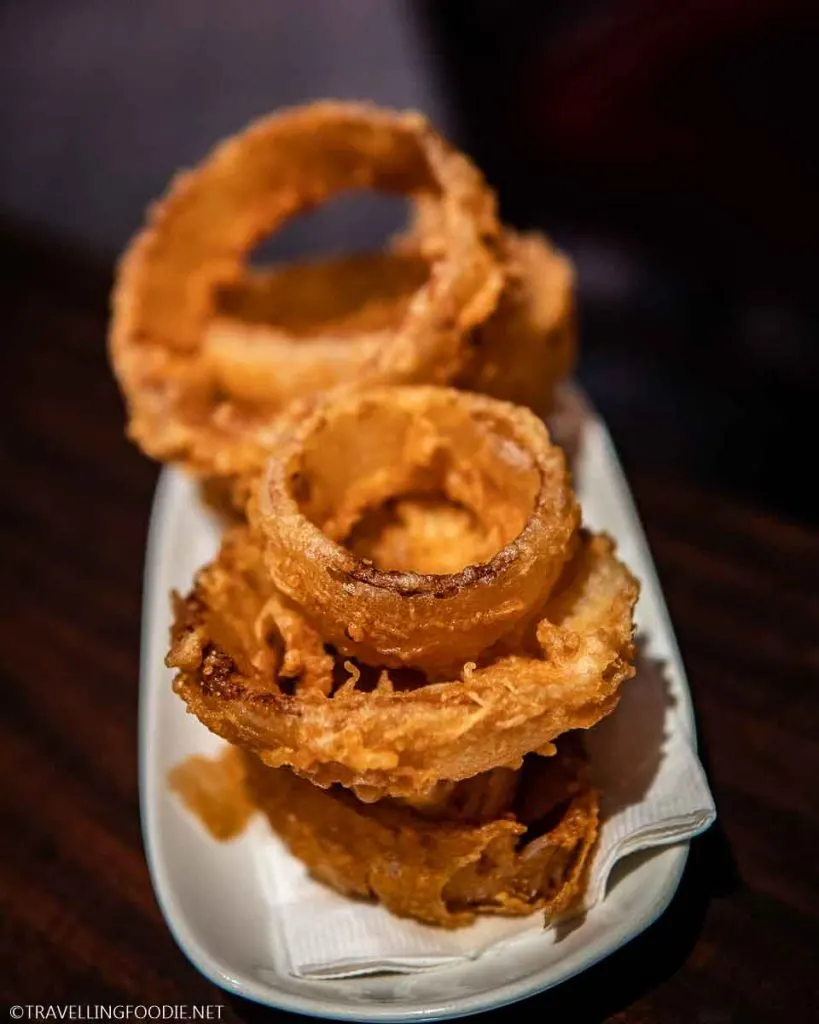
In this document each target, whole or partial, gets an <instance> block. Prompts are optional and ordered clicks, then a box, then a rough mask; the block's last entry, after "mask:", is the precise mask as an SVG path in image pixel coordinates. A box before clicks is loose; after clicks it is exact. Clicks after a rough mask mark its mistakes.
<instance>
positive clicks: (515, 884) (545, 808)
mask: <svg viewBox="0 0 819 1024" xmlns="http://www.w3.org/2000/svg"><path fill="white" fill-rule="evenodd" d="M572 739H573V737H566V740H568V741H571V740H572ZM578 747H579V745H578V744H575V743H572V742H567V743H565V745H564V743H563V742H561V749H560V751H559V752H558V754H557V756H555V757H551V758H540V757H536V756H535V757H530V758H527V760H526V762H525V763H524V766H523V768H522V769H521V770H520V771H519V772H516V773H514V782H515V788H514V791H513V792H512V793H511V794H510V799H509V802H508V804H507V806H505V807H504V808H502V809H498V808H492V807H491V805H484V806H482V807H481V808H480V811H481V813H479V814H478V815H477V816H475V817H470V816H469V815H467V814H464V813H463V809H462V807H463V804H464V800H463V797H462V795H461V794H460V793H459V789H463V788H464V787H469V786H471V787H472V788H473V790H478V791H480V790H481V789H482V788H485V786H484V778H483V777H478V778H477V779H471V780H469V781H468V782H467V783H461V784H460V786H459V787H456V789H455V791H454V792H453V794H452V796H451V811H450V812H449V813H447V811H446V809H445V808H443V809H442V810H441V812H440V814H439V815H438V816H436V817H435V818H434V820H431V819H430V818H428V817H426V816H424V815H421V814H419V813H418V812H417V811H415V810H412V809H410V808H407V807H404V806H400V805H399V804H398V803H396V802H394V801H390V800H384V801H380V802H379V803H377V804H372V805H368V804H362V803H360V802H359V801H358V800H356V799H355V798H354V797H353V796H352V794H350V793H348V792H346V791H345V790H344V789H341V788H339V787H334V788H333V789H331V790H321V789H317V788H316V787H315V786H312V785H311V784H310V783H309V782H307V781H306V780H304V779H301V778H299V777H298V776H297V775H294V774H293V773H292V772H290V771H288V770H287V769H286V768H279V769H275V768H267V767H265V766H264V765H263V764H262V763H261V762H260V761H259V760H258V759H257V758H255V757H253V756H252V755H247V754H245V755H244V757H242V755H240V754H239V752H238V751H236V750H234V749H232V748H229V749H228V750H227V751H226V752H225V754H224V755H223V756H222V758H220V760H219V761H217V762H215V763H214V762H210V763H207V762H204V760H203V759H201V758H197V759H196V760H195V761H194V762H192V763H185V764H182V765H180V766H179V767H178V768H176V769H174V771H173V772H172V774H171V784H172V786H173V788H174V789H176V790H177V792H178V793H179V794H180V795H181V796H182V798H183V800H184V801H185V802H186V803H187V805H188V806H189V807H190V808H191V810H193V811H194V813H196V814H197V815H198V816H199V817H200V818H201V819H202V820H203V822H204V823H205V825H206V826H207V827H208V828H209V830H210V831H211V834H213V835H214V836H215V838H218V839H226V838H230V837H231V836H233V835H235V834H237V831H241V829H242V828H243V827H244V825H245V823H246V821H247V816H248V809H249V808H254V809H257V810H260V811H261V812H262V813H264V815H265V816H266V817H267V819H268V821H269V822H270V825H271V827H272V828H273V830H274V831H275V832H277V833H278V834H279V836H280V837H281V838H282V839H283V840H284V842H285V843H286V844H287V846H288V847H289V848H290V851H291V852H292V853H293V854H294V855H295V856H297V857H298V858H299V859H300V860H302V861H303V862H304V863H305V864H306V865H307V867H308V868H309V870H310V872H311V873H312V874H313V875H314V876H315V877H316V878H317V879H318V880H320V881H322V882H324V883H326V884H327V885H330V886H331V887H332V888H334V889H337V890H339V891H340V892H342V893H344V894H346V895H350V896H355V897H359V898H365V899H376V900H378V901H380V902H381V903H382V904H383V905H384V906H385V907H386V908H387V909H388V910H390V911H391V912H392V913H394V914H396V915H398V916H400V917H411V918H415V919H417V920H420V921H424V922H425V923H427V924H433V925H440V926H443V927H446V928H456V927H459V926H463V925H467V924H470V923H471V922H472V921H473V920H474V919H475V917H476V916H477V914H502V915H507V916H516V915H525V914H531V913H533V912H535V911H538V910H540V911H543V912H545V915H546V917H547V919H549V920H552V919H555V918H557V917H560V916H564V915H566V914H567V913H568V912H569V911H570V910H573V909H574V908H575V907H576V906H577V904H578V903H579V901H580V898H581V896H582V893H583V890H584V887H585V880H586V875H587V870H586V869H587V866H588V863H589V855H590V852H591V850H592V847H593V845H594V842H595V839H596V836H597V823H598V803H599V801H598V795H597V792H596V790H594V789H593V788H592V787H591V785H590V784H589V781H588V777H587V770H586V762H585V758H584V756H583V754H582V752H581V751H580V750H579V749H578ZM242 770H243V771H244V784H243V785H241V784H239V785H238V786H237V775H240V774H241V772H242ZM223 776H224V778H223ZM466 802H467V803H469V801H468V800H467V801H466Z"/></svg>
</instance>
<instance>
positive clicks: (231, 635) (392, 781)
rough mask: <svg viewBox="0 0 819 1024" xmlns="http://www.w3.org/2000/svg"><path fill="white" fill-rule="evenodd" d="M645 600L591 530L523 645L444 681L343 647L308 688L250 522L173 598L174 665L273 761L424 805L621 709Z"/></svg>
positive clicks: (244, 742)
mask: <svg viewBox="0 0 819 1024" xmlns="http://www.w3.org/2000/svg"><path fill="white" fill-rule="evenodd" d="M637 591H638V588H637V584H636V581H635V580H634V578H633V577H632V576H631V574H630V573H629V572H628V570H627V569H626V568H625V566H623V565H622V564H621V563H620V562H619V561H618V560H617V559H616V558H615V556H614V545H613V543H612V542H611V540H610V539H609V538H607V537H605V536H603V535H590V534H585V533H581V534H580V537H579V539H578V543H577V546H576V550H575V554H574V556H573V557H572V559H571V560H570V562H569V563H568V564H567V565H566V566H565V568H564V571H563V573H562V574H561V577H560V579H559V580H558V582H557V585H556V586H555V587H554V589H553V591H552V593H551V594H550V596H549V597H548V598H547V600H546V601H545V603H544V604H543V606H542V607H541V608H540V609H539V610H538V612H537V614H536V616H535V619H534V622H533V623H532V624H531V625H530V627H528V628H527V630H526V631H525V633H524V634H523V635H522V636H520V637H518V638H517V640H516V645H515V648H514V649H513V650H512V651H508V652H505V651H503V649H502V647H501V648H500V649H493V650H490V651H487V652H485V653H484V655H483V656H482V657H481V658H480V659H479V662H478V664H477V665H474V664H470V665H467V666H465V668H464V670H463V672H462V673H461V676H460V677H459V678H453V679H451V680H450V681H442V682H429V681H428V680H427V679H426V678H425V677H424V676H422V675H420V674H419V673H417V672H416V673H408V672H407V671H406V670H403V669H398V670H392V671H391V670H385V669H368V668H367V667H366V666H363V665H360V664H358V663H356V662H354V661H352V660H350V659H345V658H344V656H343V655H339V654H333V661H334V672H333V677H332V680H329V681H327V682H328V683H329V686H328V685H321V684H320V683H321V680H320V678H319V680H316V678H315V674H313V676H312V677H310V676H307V675H305V681H304V684H303V683H302V678H301V677H300V676H295V677H294V676H292V675H287V674H286V673H285V672H283V670H282V669H283V666H284V665H285V658H286V655H287V651H286V640H285V638H284V636H283V632H284V631H283V630H280V629H277V627H276V618H275V615H271V613H270V607H269V599H270V597H271V596H272V595H274V594H275V590H274V587H273V584H272V581H271V579H270V577H269V574H268V573H267V572H266V570H265V568H264V565H263V561H262V553H261V549H260V542H259V539H258V538H257V537H255V536H254V535H253V533H252V530H251V528H250V527H247V526H243V527H238V528H236V529H234V530H233V531H231V532H230V533H228V535H227V536H226V538H225V541H224V544H223V546H222V549H221V552H220V554H219V556H218V557H217V559H216V560H215V561H214V562H213V563H211V564H210V565H208V566H206V567H205V568H204V569H203V570H201V571H200V573H199V574H198V576H197V578H196V581H195V585H194V588H193V590H192V592H191V593H190V594H189V595H188V596H187V597H186V598H184V599H183V598H177V600H176V610H175V621H174V627H173V635H172V647H171V651H170V653H169V655H168V659H167V662H168V665H169V666H170V667H172V668H174V669H176V670H177V675H176V678H175V681H174V688H175V690H176V692H177V693H178V694H179V696H180V697H181V698H182V699H183V700H184V701H185V703H186V704H187V707H188V710H189V711H190V712H191V713H192V714H195V715H196V716H197V717H198V718H199V719H200V721H202V722H203V723H204V724H205V725H206V726H207V727H208V728H209V729H211V730H212V731H213V732H215V733H217V734H218V735H220V736H222V737H224V738H225V739H226V740H228V741H229V742H231V743H234V744H237V745H239V746H241V747H243V748H245V749H247V750H250V751H253V752H254V753H256V754H258V755H259V756H260V757H261V758H262V760H263V761H265V763H266V764H268V765H271V766H273V767H278V766H282V765H287V766H289V767H291V768H293V769H294V770H295V771H296V772H297V773H298V774H300V775H302V776H305V777H306V778H308V779H310V781H311V782H313V783H315V784H316V785H319V786H322V787H327V786H329V785H331V784H332V783H335V782H340V783H341V784H342V785H344V786H347V787H349V788H352V789H354V790H355V792H356V794H357V795H358V796H359V798H360V799H363V800H368V801H369V800H376V799H379V798H381V797H383V796H387V795H390V796H395V797H407V798H411V799H414V800H417V799H418V798H419V797H421V798H429V797H430V794H433V795H434V792H435V787H436V786H438V785H439V784H440V782H441V780H444V781H447V780H450V781H452V780H459V779H467V778H471V777H472V776H474V775H478V774H480V773H481V772H486V771H489V770H491V769H493V768H498V767H512V768H514V767H517V766H519V765H520V763H521V759H522V758H523V756H524V755H525V754H526V753H529V752H531V751H540V752H542V753H544V754H546V753H549V752H552V751H553V748H552V746H551V743H552V741H553V740H554V739H555V738H556V737H558V736H560V735H561V734H562V733H564V732H566V731H568V730H571V729H580V728H583V729H585V728H589V727H590V726H592V725H594V724H595V722H597V721H599V720H600V719H601V718H603V717H604V716H605V715H607V714H608V713H610V712H611V711H612V710H613V709H614V707H615V706H616V704H617V700H618V696H619V689H620V686H621V684H622V683H623V682H624V681H625V680H626V679H628V678H630V677H631V676H632V675H633V674H634V670H633V668H632V666H631V662H630V659H631V657H632V655H633V647H632V628H633V627H632V612H633V608H634V604H635V602H636V599H637ZM295 622H298V618H297V617H295ZM292 627H293V623H291V633H290V636H291V643H295V644H297V645H298V655H299V657H300V658H301V659H302V661H303V662H304V663H305V664H306V663H308V662H309V663H310V664H311V665H313V666H314V665H315V664H316V660H315V659H320V658H321V656H322V655H323V654H324V655H326V654H328V653H330V652H328V651H326V650H325V649H324V647H323V645H322V644H321V641H320V639H319V637H318V635H317V634H315V633H314V632H313V631H311V629H310V628H309V627H308V626H307V624H306V622H302V623H301V626H300V629H299V630H296V629H294V628H292ZM300 633H301V635H300Z"/></svg>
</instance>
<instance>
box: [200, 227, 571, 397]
mask: <svg viewBox="0 0 819 1024" xmlns="http://www.w3.org/2000/svg"><path fill="white" fill-rule="evenodd" d="M501 252H502V253H503V265H504V269H505V272H506V284H505V287H504V291H503V293H502V295H501V298H500V302H499V304H498V308H497V309H496V310H495V312H494V313H493V314H492V315H491V316H490V317H489V318H488V319H487V320H486V322H485V323H483V324H480V325H478V326H477V327H475V329H474V330H473V332H472V335H471V337H470V344H469V353H470V355H469V359H468V362H467V363H466V364H465V367H464V369H463V370H462V371H461V373H460V374H459V375H458V377H457V378H456V380H455V381H454V384H455V385H456V386H457V387H459V388H463V389H465V390H468V391H481V392H484V393H486V394H488V395H492V396H494V397H496V398H503V399H505V400H507V401H511V402H515V403H517V404H519V405H525V406H528V407H529V408H530V409H532V410H534V411H535V412H536V413H538V415H540V416H546V415H548V413H549V412H550V411H551V409H552V405H553V401H554V392H555V387H556V385H557V383H558V382H559V381H561V380H563V379H564V378H565V377H567V376H568V374H569V373H570V371H571V368H572V363H573V359H574V350H575V341H576V329H575V316H574V273H573V270H572V266H571V264H570V263H569V261H568V260H567V259H566V258H565V257H564V256H562V255H561V254H560V253H559V252H557V250H555V249H554V248H553V247H552V246H551V245H550V244H549V242H548V241H547V239H546V238H544V237H543V236H542V235H540V234H538V233H536V232H532V233H530V234H526V235H517V234H515V233H514V232H511V231H506V232H505V235H504V238H503V240H502V246H501ZM427 272H428V266H427V263H426V261H425V260H424V259H423V257H422V256H420V255H419V252H418V250H417V249H414V248H412V247H411V246H410V244H409V242H407V241H405V242H404V243H403V245H402V247H401V248H400V249H399V250H398V251H393V252H389V251H385V252H381V253H372V254H367V255H361V256H347V257H337V258H335V259H326V260H317V261H315V262H310V263H296V264H290V265H284V266H281V267H274V268H272V269H270V270H267V271H263V272H259V271H255V272H252V271H251V272H248V273H247V274H246V275H245V276H244V277H242V278H241V279H240V280H239V281H238V282H236V283H234V284H233V285H231V286H230V287H229V288H227V289H225V290H224V291H223V293H222V294H221V296H220V301H219V307H218V309H217V313H216V315H215V316H214V318H213V320H212V321H211V323H210V324H209V326H208V329H207V333H206V339H205V345H204V352H203V358H205V359H206V360H209V361H210V363H211V365H212V366H213V369H214V374H215V376H216V378H217V380H219V381H220V383H221V385H222V387H223V389H224V390H225V391H227V392H229V393H230V394H233V395H236V396H241V397H242V398H244V399H246V400H247V401H260V402H264V401H271V400H275V401H276V402H277V403H278V404H280V405H283V404H285V403H286V402H287V401H288V400H290V399H292V398H294V397H297V396H298V395H304V394H308V393H310V392H311V391H313V392H318V391H320V390H322V389H326V388H328V387H330V386H333V385H334V384H336V383H338V381H339V380H341V379H342V378H343V375H344V374H345V373H347V372H348V371H349V370H351V368H352V367H353V365H357V366H359V367H360V366H364V365H365V364H366V362H367V360H368V359H370V358H371V357H372V353H373V352H374V351H376V350H377V349H378V348H380V347H381V346H383V345H384V344H385V343H386V341H387V336H388V334H389V332H390V331H392V330H396V329H399V328H400V325H401V322H402V320H403V319H404V317H405V316H406V311H407V307H408V304H409V302H410V301H411V299H412V296H413V295H414V294H415V292H416V291H417V290H418V288H420V287H421V285H422V283H423V281H424V280H425V279H426V276H427ZM265 366H267V369H260V368H263V367H265ZM285 366H286V372H284V367H285Z"/></svg>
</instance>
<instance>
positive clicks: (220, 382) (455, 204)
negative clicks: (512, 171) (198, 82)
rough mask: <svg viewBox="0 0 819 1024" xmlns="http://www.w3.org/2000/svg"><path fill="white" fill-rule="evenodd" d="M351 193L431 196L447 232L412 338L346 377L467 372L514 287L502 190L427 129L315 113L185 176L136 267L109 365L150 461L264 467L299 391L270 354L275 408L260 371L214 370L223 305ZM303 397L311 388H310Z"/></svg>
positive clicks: (284, 119)
mask: <svg viewBox="0 0 819 1024" xmlns="http://www.w3.org/2000/svg"><path fill="white" fill-rule="evenodd" d="M349 189H376V190H379V191H384V192H391V193H399V194H405V195H409V196H411V197H415V196H418V197H423V198H424V201H425V202H427V203H429V204H430V206H431V208H433V209H434V210H435V216H436V230H435V232H434V236H433V237H431V238H429V239H427V241H426V243H425V244H424V246H423V256H424V259H425V260H426V261H427V263H428V266H429V272H428V275H427V277H426V279H425V280H424V281H423V283H421V284H420V286H419V288H418V290H417V291H416V292H415V293H414V294H413V296H412V298H411V300H410V301H409V302H408V303H407V306H406V311H405V314H404V316H403V318H402V320H401V323H400V325H399V326H398V328H397V329H394V330H392V331H390V333H389V335H388V337H387V338H386V339H382V343H381V344H379V345H377V346H374V347H373V348H372V351H370V350H369V349H368V351H367V353H366V357H365V358H362V359H357V358H355V359H351V360H350V362H349V365H348V366H346V368H345V367H343V366H340V365H338V361H337V365H336V367H335V371H337V375H338V376H339V377H344V378H345V379H347V381H348V383H352V384H355V385H356V386H358V385H368V384H373V383H381V382H439V381H441V382H443V381H449V380H451V379H452V378H453V377H454V376H456V375H457V374H458V373H459V372H461V370H462V369H463V368H464V365H465V362H466V360H467V359H468V351H467V349H468V345H467V338H468V336H469V334H470V332H471V331H472V329H473V328H474V327H475V326H476V325H478V324H480V323H483V322H484V321H485V320H486V318H487V317H488V316H489V315H490V314H491V313H492V311H493V310H494V309H495V307H496V305H497V303H498V300H499V296H500V293H501V290H502V288H503V284H504V272H503V268H502V267H501V265H500V263H499V261H498V258H497V251H496V250H497V247H498V243H499V238H500V226H499V224H498V221H497V217H496V212H495V200H494V196H493V194H492V192H491V191H490V190H489V189H488V188H487V187H486V185H485V183H484V180H483V178H482V176H481V174H480V172H479V171H478V170H477V169H476V168H475V167H474V166H473V165H472V164H471V163H470V161H469V160H468V159H467V158H466V157H465V156H463V155H461V154H459V153H458V152H456V151H455V150H453V149H452V148H451V147H450V146H449V145H448V144H447V143H446V142H445V141H444V140H443V139H441V137H440V136H439V135H437V134H436V133H435V132H434V131H433V130H432V128H431V127H430V126H429V124H428V123H427V122H426V120H425V119H424V118H423V117H421V116H420V115H418V114H397V113H393V112H389V111H384V110H379V109H378V108H376V107H372V106H369V105H365V104H352V103H334V102H322V103H316V104H313V105H311V106H308V107H304V108H297V109H293V110H290V111H285V112H283V113H280V114H276V115H274V116H271V117H268V118H265V119H262V120H260V121H258V122H256V123H255V124H254V125H251V126H250V128H248V129H247V130H246V131H245V132H243V133H241V134H239V135H237V136H235V137H234V138H232V139H229V140H227V141H226V142H224V143H222V144H221V145H219V146H218V147H217V148H216V149H215V150H214V151H213V152H212V153H211V154H210V156H208V157H207V158H206V159H205V160H204V162H203V163H202V164H200V165H199V167H198V168H197V169H195V170H194V171H191V172H188V173H185V174H182V175H180V176H179V177H178V178H177V179H176V180H175V181H174V183H173V184H172V186H171V188H170V190H169V192H168V194H167V195H166V196H165V198H164V199H163V200H161V201H160V203H159V204H158V205H157V206H156V207H155V208H154V209H153V211H152V214H151V216H150V219H149V222H148V224H147V226H146V227H145V228H144V229H143V230H142V232H141V233H140V234H139V235H138V236H137V237H136V238H135V240H134V241H133V242H132V244H131V245H130V247H129V248H128V250H127V251H126V253H125V255H124V257H123V259H122V262H121V264H120V268H119V274H118V279H117V283H116V287H115V290H114V296H113V319H112V326H111V334H110V351H111V357H112V361H113V364H114V368H115V371H116V373H117V376H118V378H119V380H120V383H121V386H122V388H123V390H124V393H125V396H126V399H127V403H128V406H129V412H130V426H129V431H130V434H131V436H132V438H133V439H134V440H135V441H137V442H138V443H139V444H140V445H141V446H142V448H143V449H144V450H145V451H146V452H147V453H149V454H150V455H152V456H154V457H155V458H158V459H163V460H172V461H178V462H182V463H183V464H185V465H186V466H187V467H188V468H190V469H193V470H194V471H196V472H199V473H201V474H204V475H215V476H229V477H230V476H241V475H242V474H243V473H246V472H249V471H253V470H255V468H256V467H257V466H258V465H259V464H260V460H261V459H262V458H263V453H264V452H265V451H266V449H267V441H268V425H269V423H270V420H271V416H272V415H273V414H275V413H277V412H278V411H279V409H280V403H281V402H282V401H283V400H284V399H285V398H286V397H290V393H289V390H288V386H284V391H283V386H282V384H281V380H280V378H281V365H280V364H278V363H277V362H275V361H274V362H273V363H271V361H270V360H269V359H268V358H267V356H266V355H265V354H264V353H261V354H260V356H259V360H258V362H257V364H256V367H255V372H257V373H258V375H259V378H260V379H261V378H262V377H264V376H265V375H267V377H268V380H269V384H270V391H269V395H270V397H266V396H267V394H268V393H267V392H265V393H264V394H265V397H264V398H263V400H260V397H261V395H262V392H263V390H264V389H261V388H260V389H259V390H258V392H255V393H254V395H253V397H252V399H248V396H247V394H246V393H244V392H245V389H244V387H243V385H242V383H241V382H246V381H247V379H248V376H249V374H250V372H251V371H250V370H249V368H248V367H247V366H246V365H243V366H242V367H239V368H235V367H234V368H233V369H232V370H229V369H228V368H226V366H225V363H224V361H223V362H222V363H221V364H220V362H219V360H218V359H217V360H216V361H215V362H214V361H213V359H208V358H204V357H203V355H204V341H205V335H206V328H207V325H208V323H209V322H210V321H211V319H212V317H213V314H214V309H215V303H216V296H217V293H218V291H219V289H220V288H221V287H223V286H226V285H230V284H231V282H235V281H236V280H237V279H239V277H240V276H241V274H242V273H243V262H244V257H245V255H246V253H247V251H248V250H249V249H250V248H251V247H252V246H253V245H254V244H255V243H257V242H258V241H259V240H260V239H262V238H263V237H265V236H266V235H268V234H270V233H271V232H273V231H275V230H276V229H277V228H278V227H280V226H281V225H282V224H284V223H285V222H286V221H287V220H288V219H290V218H291V217H293V216H294V215H295V214H297V213H299V212H300V211H302V210H305V209H308V208H311V207H314V206H316V205H317V204H319V203H322V202H324V201H325V200H327V199H329V198H330V197H332V196H334V195H336V194H337V193H339V192H342V191H344V190H349ZM319 344H321V342H320V341H319ZM291 348H294V349H295V348H298V344H295V343H294V344H293V345H291ZM297 361H298V360H297ZM335 371H334V372H332V373H330V377H331V378H332V377H333V376H334V373H335ZM342 371H343V372H342ZM287 372H288V374H289V373H290V369H289V366H288V371H287ZM326 382H327V380H326V375H325V379H323V380H322V381H321V382H319V383H320V386H325V384H326ZM302 384H303V385H304V386H305V387H307V388H309V390H310V391H312V390H313V386H314V382H313V381H312V379H311V377H310V375H309V374H308V375H307V379H306V380H303V381H302ZM231 388H235V389H236V390H237V393H236V394H233V393H231Z"/></svg>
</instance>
